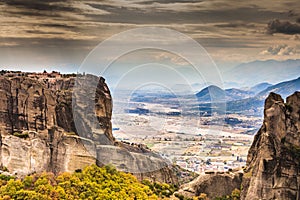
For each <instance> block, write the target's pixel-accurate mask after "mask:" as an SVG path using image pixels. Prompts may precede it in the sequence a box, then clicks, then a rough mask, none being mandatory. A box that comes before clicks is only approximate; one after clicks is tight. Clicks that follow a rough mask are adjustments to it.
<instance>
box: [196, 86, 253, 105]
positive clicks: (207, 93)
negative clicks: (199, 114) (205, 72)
mask: <svg viewBox="0 0 300 200" xmlns="http://www.w3.org/2000/svg"><path fill="white" fill-rule="evenodd" d="M253 95H254V93H253V92H252V91H245V90H240V89H236V88H231V89H226V90H223V89H221V88H219V87H217V86H214V85H211V86H208V87H206V88H204V89H203V90H201V91H200V92H198V93H197V94H196V97H197V98H198V101H200V102H210V101H212V100H215V101H218V100H224V98H225V100H226V101H232V100H238V99H245V98H248V97H250V96H253Z"/></svg>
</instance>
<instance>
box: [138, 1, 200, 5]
mask: <svg viewBox="0 0 300 200" xmlns="http://www.w3.org/2000/svg"><path fill="white" fill-rule="evenodd" d="M198 2H202V1H199V0H153V1H147V0H146V1H141V2H138V4H141V5H149V4H153V3H161V4H173V3H198Z"/></svg>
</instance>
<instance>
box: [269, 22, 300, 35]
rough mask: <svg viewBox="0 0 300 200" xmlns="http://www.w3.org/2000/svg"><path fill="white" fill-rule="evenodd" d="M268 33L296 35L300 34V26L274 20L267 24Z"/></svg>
mask: <svg viewBox="0 0 300 200" xmlns="http://www.w3.org/2000/svg"><path fill="white" fill-rule="evenodd" d="M268 33H270V34H273V33H284V34H290V35H292V34H297V33H300V25H299V24H294V23H291V22H289V21H280V20H278V19H275V20H273V21H270V22H269V23H268Z"/></svg>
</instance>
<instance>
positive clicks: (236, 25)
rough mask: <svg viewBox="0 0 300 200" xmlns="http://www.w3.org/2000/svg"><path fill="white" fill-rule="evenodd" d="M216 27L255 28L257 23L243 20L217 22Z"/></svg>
mask: <svg viewBox="0 0 300 200" xmlns="http://www.w3.org/2000/svg"><path fill="white" fill-rule="evenodd" d="M215 26H216V27H220V28H238V27H241V28H255V24H247V23H242V22H236V23H235V22H232V23H224V24H217V25H215Z"/></svg>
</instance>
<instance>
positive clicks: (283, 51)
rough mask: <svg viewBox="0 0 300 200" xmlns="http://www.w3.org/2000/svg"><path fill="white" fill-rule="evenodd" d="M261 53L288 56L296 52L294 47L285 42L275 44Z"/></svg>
mask: <svg viewBox="0 0 300 200" xmlns="http://www.w3.org/2000/svg"><path fill="white" fill-rule="evenodd" d="M261 54H262V55H278V56H288V55H294V54H296V49H295V48H292V47H290V46H288V45H286V44H281V45H275V46H272V47H269V48H268V49H267V50H265V51H262V52H261Z"/></svg>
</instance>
